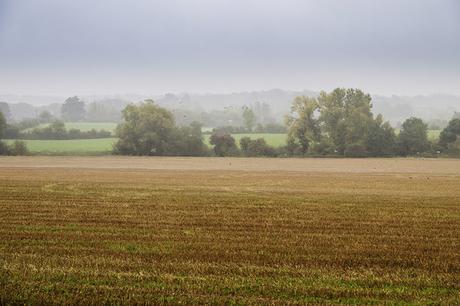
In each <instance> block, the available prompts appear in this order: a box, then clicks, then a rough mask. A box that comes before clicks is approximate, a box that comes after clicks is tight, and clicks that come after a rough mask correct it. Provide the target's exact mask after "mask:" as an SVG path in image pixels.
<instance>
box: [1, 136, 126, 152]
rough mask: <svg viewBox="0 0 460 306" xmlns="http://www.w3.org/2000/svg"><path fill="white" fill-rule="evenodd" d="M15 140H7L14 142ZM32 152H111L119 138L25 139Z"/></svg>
mask: <svg viewBox="0 0 460 306" xmlns="http://www.w3.org/2000/svg"><path fill="white" fill-rule="evenodd" d="M13 141H14V140H6V142H7V143H12V142H13ZM23 141H24V142H25V143H26V145H27V148H28V149H29V151H30V152H31V153H36V154H47V153H49V154H59V153H62V154H72V153H75V154H85V153H93V154H94V153H104V152H107V153H109V152H110V151H112V146H113V144H114V143H115V142H116V141H117V138H99V139H76V140H23Z"/></svg>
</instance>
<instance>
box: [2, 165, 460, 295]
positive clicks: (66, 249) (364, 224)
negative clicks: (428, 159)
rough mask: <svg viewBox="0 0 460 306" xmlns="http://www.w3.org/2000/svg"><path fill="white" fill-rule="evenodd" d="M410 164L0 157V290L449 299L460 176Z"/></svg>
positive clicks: (456, 253) (459, 218) (453, 290)
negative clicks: (145, 164)
mask: <svg viewBox="0 0 460 306" xmlns="http://www.w3.org/2000/svg"><path fill="white" fill-rule="evenodd" d="M90 160H91V159H90ZM98 160H101V159H98ZM176 160H177V161H178V163H179V164H180V159H176ZM11 161H14V160H11ZM128 161H129V159H128ZM163 161H165V159H163ZM166 161H167V162H169V163H173V162H174V159H171V160H168V159H166ZM266 161H267V163H269V162H270V161H271V160H266ZM3 162H4V161H3ZM189 162H190V161H189ZM194 162H196V163H198V162H201V163H203V165H202V166H203V168H206V160H202V159H200V160H194ZM226 162H230V163H233V164H238V162H242V161H241V160H240V161H238V160H226ZM273 162H276V161H273ZM308 162H309V163H314V161H308ZM318 162H319V163H321V162H326V161H318ZM331 162H335V161H334V160H331ZM353 162H354V163H358V164H359V160H356V161H353ZM362 162H363V163H369V161H366V160H362ZM418 162H419V163H420V165H419V166H418V167H415V168H414V169H418V170H417V171H409V170H410V169H412V168H410V169H409V168H407V167H406V168H404V167H405V166H404V160H401V171H400V172H399V173H397V172H394V171H391V172H388V171H385V169H384V168H382V169H381V171H379V169H378V168H376V169H374V164H372V163H371V164H370V166H369V171H360V172H359V171H358V172H352V171H340V169H338V171H332V170H330V171H308V170H304V171H273V170H270V171H264V168H263V167H260V168H259V169H258V170H251V171H243V170H241V169H239V170H227V169H221V170H219V169H214V170H190V169H188V168H186V167H182V168H186V169H188V170H181V169H180V168H181V167H180V166H178V167H177V169H169V168H166V169H160V168H161V167H157V168H156V169H153V170H145V169H127V168H126V169H109V168H107V167H106V169H95V168H94V167H93V168H90V167H78V166H79V165H78V164H77V162H75V161H74V163H75V166H74V167H69V164H67V167H66V168H59V167H54V168H53V167H49V166H48V167H42V168H24V167H19V166H18V165H16V166H18V167H15V165H14V163H10V167H8V166H6V164H5V163H3V164H2V162H1V161H0V215H1V219H0V224H1V226H0V302H1V303H5V302H6V303H8V302H10V303H24V302H26V303H56V304H76V303H78V304H88V303H89V304H101V303H180V302H182V303H197V304H202V303H210V304H216V303H217V304H221V303H232V302H235V303H249V304H251V303H252V304H259V303H264V304H267V303H271V304H286V303H292V304H304V303H309V302H312V303H325V302H328V303H330V302H339V303H375V302H379V303H381V302H407V303H429V302H434V303H439V302H443V303H454V302H456V301H458V300H459V299H460V295H459V289H460V286H459V285H458V284H459V283H460V278H459V276H460V259H459V258H460V237H459V232H460V207H459V205H460V203H459V201H460V200H459V199H460V188H459V186H460V176H459V175H457V174H455V173H448V171H445V174H443V173H442V172H440V171H438V172H434V171H431V170H430V167H428V166H427V167H424V164H423V163H424V161H423V160H419V161H418ZM449 162H451V163H452V167H450V169H456V168H455V167H458V164H457V163H458V162H457V161H449ZM127 163H128V162H127ZM258 163H260V165H262V164H263V159H262V160H256V161H255V164H258ZM166 164H167V163H166ZM383 164H385V162H384V163H383ZM86 165H88V164H86ZM80 166H81V165H80ZM271 167H273V165H271ZM361 167H362V168H363V169H364V168H366V166H363V165H361ZM267 168H270V167H269V166H267ZM299 168H302V165H299ZM447 168H448V167H446V169H447ZM405 169H406V170H407V171H405Z"/></svg>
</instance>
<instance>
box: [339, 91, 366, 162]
mask: <svg viewBox="0 0 460 306" xmlns="http://www.w3.org/2000/svg"><path fill="white" fill-rule="evenodd" d="M371 100H372V99H371V96H370V95H369V94H365V93H364V92H362V91H361V90H359V89H347V90H346V92H345V98H344V102H345V103H344V114H345V116H344V117H345V119H344V122H343V124H340V125H339V129H343V132H344V134H345V135H344V136H345V137H344V138H345V143H346V144H347V146H348V147H350V146H353V147H354V148H357V147H362V148H365V149H364V150H367V147H366V142H367V139H368V134H369V128H370V127H371V125H372V123H373V115H372V112H371V109H372V103H371ZM339 133H340V132H339ZM360 154H361V153H360Z"/></svg>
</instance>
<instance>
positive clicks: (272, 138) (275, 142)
mask: <svg viewBox="0 0 460 306" xmlns="http://www.w3.org/2000/svg"><path fill="white" fill-rule="evenodd" d="M232 136H233V137H234V138H235V141H236V143H237V145H239V144H240V139H241V138H243V137H249V138H251V139H257V138H264V139H265V141H266V142H267V144H269V145H271V146H274V147H279V146H284V145H286V140H287V135H286V134H269V133H266V134H265V133H264V134H256V133H255V134H232ZM209 137H211V135H205V143H206V144H207V145H210V144H209Z"/></svg>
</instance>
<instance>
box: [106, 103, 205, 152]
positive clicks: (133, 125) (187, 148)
mask: <svg viewBox="0 0 460 306" xmlns="http://www.w3.org/2000/svg"><path fill="white" fill-rule="evenodd" d="M122 113H123V122H122V123H120V124H119V125H118V126H117V130H116V135H117V137H119V141H118V142H117V143H116V145H115V147H114V153H115V154H124V155H185V156H202V155H206V154H207V153H208V149H207V147H206V145H205V144H204V142H203V136H202V133H201V126H200V125H199V124H197V123H193V124H192V125H190V126H189V127H182V128H179V127H177V126H176V124H175V121H174V117H173V114H172V113H171V112H170V111H168V110H166V109H165V108H162V107H159V106H158V105H156V104H155V103H154V102H153V101H152V100H146V101H145V102H144V103H141V104H139V105H134V104H131V105H128V106H126V108H125V109H124V110H123V112H122Z"/></svg>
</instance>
